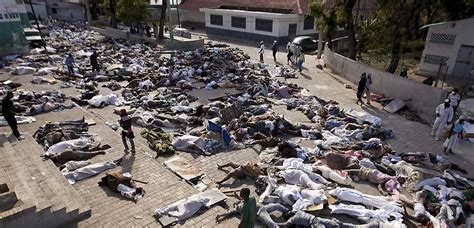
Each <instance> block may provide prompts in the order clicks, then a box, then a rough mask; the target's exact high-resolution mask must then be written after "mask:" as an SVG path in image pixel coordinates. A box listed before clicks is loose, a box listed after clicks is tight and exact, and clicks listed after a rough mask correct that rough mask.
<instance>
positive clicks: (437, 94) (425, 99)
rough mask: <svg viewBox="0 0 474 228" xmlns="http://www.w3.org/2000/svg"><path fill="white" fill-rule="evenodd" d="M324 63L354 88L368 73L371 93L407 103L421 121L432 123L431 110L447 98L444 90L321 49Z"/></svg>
mask: <svg viewBox="0 0 474 228" xmlns="http://www.w3.org/2000/svg"><path fill="white" fill-rule="evenodd" d="M324 62H325V64H326V66H327V67H328V68H329V69H331V70H332V71H333V72H334V73H336V74H338V75H340V76H342V77H344V78H346V79H348V80H349V81H351V82H352V83H354V84H356V85H357V84H358V83H359V79H360V75H361V74H362V73H363V72H366V73H370V74H372V82H373V84H372V91H373V92H375V93H379V94H384V95H385V96H386V97H391V98H400V99H402V100H405V101H408V103H407V105H408V107H409V108H410V109H412V110H414V111H417V112H418V115H420V117H421V118H422V119H424V120H426V121H429V122H431V121H433V120H434V118H435V111H434V110H435V108H436V107H437V106H438V105H439V104H440V103H442V102H443V100H444V99H445V98H446V95H447V92H446V91H445V90H442V89H439V88H435V87H431V86H428V85H425V84H422V83H418V82H416V81H412V80H409V79H405V78H402V77H400V76H397V75H394V74H390V73H387V72H385V71H381V70H378V69H375V68H373V67H370V66H367V65H365V64H363V63H359V62H356V61H353V60H351V59H348V58H346V57H344V56H342V55H339V54H337V53H335V52H333V51H331V50H330V49H329V48H326V49H325V50H324ZM354 96H355V95H354Z"/></svg>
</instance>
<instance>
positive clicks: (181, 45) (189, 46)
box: [165, 39, 204, 51]
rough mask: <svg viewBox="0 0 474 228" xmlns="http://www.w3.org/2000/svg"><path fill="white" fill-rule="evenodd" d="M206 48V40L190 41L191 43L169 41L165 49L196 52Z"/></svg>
mask: <svg viewBox="0 0 474 228" xmlns="http://www.w3.org/2000/svg"><path fill="white" fill-rule="evenodd" d="M203 46H204V39H197V40H189V41H170V40H167V41H166V43H165V47H166V49H168V50H183V51H188V50H195V49H198V48H202V47H203Z"/></svg>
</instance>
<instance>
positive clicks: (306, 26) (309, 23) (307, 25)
mask: <svg viewBox="0 0 474 228" xmlns="http://www.w3.org/2000/svg"><path fill="white" fill-rule="evenodd" d="M313 28H314V17H311V16H306V17H304V23H303V30H310V29H313Z"/></svg>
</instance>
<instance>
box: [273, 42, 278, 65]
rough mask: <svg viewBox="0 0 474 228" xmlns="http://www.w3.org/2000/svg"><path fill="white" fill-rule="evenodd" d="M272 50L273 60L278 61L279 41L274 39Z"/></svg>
mask: <svg viewBox="0 0 474 228" xmlns="http://www.w3.org/2000/svg"><path fill="white" fill-rule="evenodd" d="M272 52H273V61H276V60H277V59H276V54H277V52H278V42H277V41H276V40H275V41H273V45H272Z"/></svg>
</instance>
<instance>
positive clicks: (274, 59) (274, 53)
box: [273, 51, 277, 61]
mask: <svg viewBox="0 0 474 228" xmlns="http://www.w3.org/2000/svg"><path fill="white" fill-rule="evenodd" d="M276 54H277V52H276V51H273V61H276V60H277V59H276Z"/></svg>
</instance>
